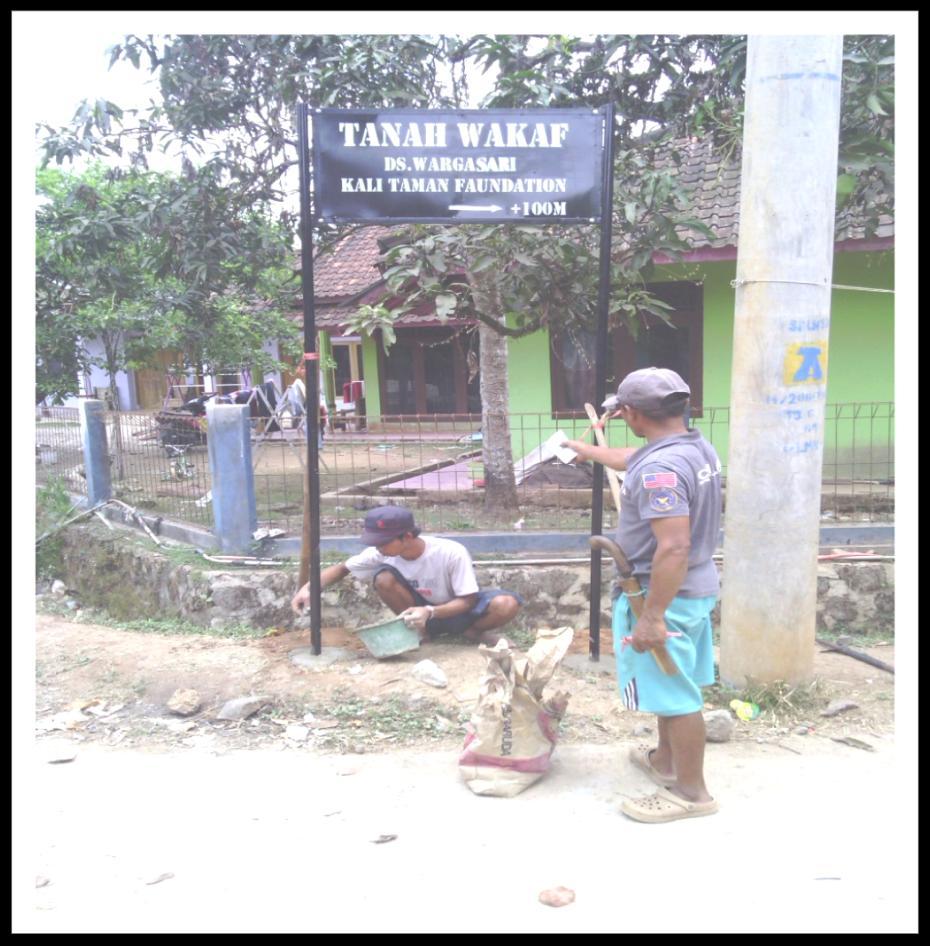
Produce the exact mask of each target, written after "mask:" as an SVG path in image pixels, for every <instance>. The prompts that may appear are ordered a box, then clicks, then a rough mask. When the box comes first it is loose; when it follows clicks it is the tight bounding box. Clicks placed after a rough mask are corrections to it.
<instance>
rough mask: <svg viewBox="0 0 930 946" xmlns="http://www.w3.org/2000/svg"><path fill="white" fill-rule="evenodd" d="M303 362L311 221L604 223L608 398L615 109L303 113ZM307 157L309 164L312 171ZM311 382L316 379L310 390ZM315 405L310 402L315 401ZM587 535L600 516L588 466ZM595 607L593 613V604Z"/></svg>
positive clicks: (596, 636) (597, 487)
mask: <svg viewBox="0 0 930 946" xmlns="http://www.w3.org/2000/svg"><path fill="white" fill-rule="evenodd" d="M297 114H298V124H299V129H298V132H299V145H300V187H301V194H300V213H301V235H302V240H303V251H302V257H301V260H302V271H303V272H302V281H303V294H304V351H305V353H306V354H305V356H304V357H305V359H311V360H309V361H306V362H305V364H308V365H312V366H313V368H314V369H316V368H317V367H318V365H319V362H318V360H316V361H314V360H312V359H318V355H317V353H316V348H315V346H316V338H315V335H316V333H315V325H314V310H313V252H312V237H313V226H312V221H311V209H310V177H311V172H310V167H311V164H312V173H313V210H312V217H313V219H315V220H316V221H317V222H324V221H325V222H329V223H350V222H354V223H359V222H360V223H370V224H375V223H377V224H394V223H444V224H461V223H484V224H489V223H490V224H495V223H512V224H524V225H528V224H577V223H600V224H601V248H600V272H599V277H598V320H599V321H598V333H597V339H598V348H597V356H596V368H595V371H596V374H597V378H596V388H595V390H596V395H597V400H598V402H601V401H603V400H604V388H605V378H604V374H605V370H606V359H607V354H606V351H607V310H608V299H609V296H610V242H611V219H610V218H611V198H612V191H613V123H614V122H613V106H612V105H607V106H605V107H604V108H602V109H594V110H592V109H579V108H575V109H567V108H548V109H523V110H511V109H473V110H472V109H466V110H432V109H315V110H314V111H313V146H312V150H311V149H309V148H308V147H307V137H308V132H307V118H308V109H307V106H305V105H300V106H298V112H297ZM311 156H312V161H311ZM311 377H312V381H311ZM318 382H319V373H318V371H316V370H313V371H312V372H311V371H310V370H308V371H307V378H306V386H307V404H308V418H307V419H308V423H307V476H308V478H309V484H310V489H309V490H308V501H309V503H310V516H309V519H310V527H311V538H310V543H309V544H310V552H311V561H310V606H311V611H310V614H311V641H312V644H313V652H314V653H315V654H319V653H320V644H319V641H320V576H319V558H320V556H319V543H320V534H319V533H320V528H319V513H320V508H319V498H320V491H319V470H318V462H319V456H318V452H317V426H318V410H313V411H311V410H310V409H309V405H310V404H311V403H313V404H318V403H319V394H318ZM311 399H312V400H311ZM595 470H596V474H595V477H594V487H593V498H592V523H591V527H592V532H593V533H595V534H599V533H600V530H601V523H602V514H603V475H602V474H601V475H598V474H600V473H601V470H602V467H601V466H600V465H595ZM591 597H592V604H591V656H592V658H593V659H594V660H597V659H598V658H599V655H600V649H599V643H600V557H599V556H597V555H594V556H592V559H591ZM595 602H596V603H595Z"/></svg>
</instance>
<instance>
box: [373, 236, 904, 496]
mask: <svg viewBox="0 0 930 946" xmlns="http://www.w3.org/2000/svg"><path fill="white" fill-rule="evenodd" d="M735 278H736V261H735V260H729V261H724V262H708V263H682V264H676V265H669V266H662V267H660V269H659V274H658V279H657V281H663V280H665V281H676V280H693V281H695V282H700V283H702V284H703V287H704V336H703V340H704V352H703V361H704V372H703V374H704V378H703V381H704V412H703V416H701V417H698V418H695V419H694V423H695V424H696V425H697V426H698V427H699V428H700V429H701V431H702V432H703V433H704V435H705V436H706V437H708V439H709V440H710V441H711V442H712V443H713V444H714V446H715V447H716V448H717V450H718V452H719V453H720V455H721V459H722V460H723V462H724V465H725V464H726V455H727V452H728V447H729V442H728V432H729V402H730V380H731V355H732V349H733V312H734V301H735V290H734V289H733V287H732V285H731V283H732V281H733V280H734V279H735ZM833 283H834V286H835V287H836V286H841V287H856V288H853V289H850V288H834V290H833V296H832V301H831V319H830V338H829V359H828V368H827V374H828V380H827V412H826V421H825V427H826V429H825V432H824V442H825V448H824V474H825V475H827V474H828V473H829V472H831V471H832V472H833V473H835V475H837V476H842V475H846V474H848V473H850V471H851V467H850V466H849V464H851V463H852V462H853V460H855V461H856V464H857V467H856V469H857V471H858V472H857V474H856V475H861V474H862V469H863V466H862V465H863V463H866V464H867V466H868V473H869V475H871V476H874V477H875V478H880V477H882V476H886V475H888V471H889V470H890V469H891V459H892V458H891V453H892V449H893V442H894V404H893V402H894V295H893V293H890V292H867V291H862V290H863V289H884V290H891V289H893V288H894V254H893V252H890V251H889V252H881V253H863V252H843V253H836V254H835V255H834V267H833ZM787 314H788V315H790V313H787ZM377 344H378V343H377V342H376V341H375V340H374V339H365V340H364V341H363V345H362V357H363V359H364V370H365V377H366V378H370V379H372V380H371V382H370V383H369V384H368V385H366V388H367V390H366V403H367V408H368V412H369V415H378V414H380V413H381V403H380V396H379V392H378V385H377V383H376V381H375V379H377V377H378V352H377ZM550 382H551V379H550V362H549V335H548V332H538V333H535V334H534V335H531V336H528V337H525V338H519V339H513V340H511V342H510V354H509V377H508V383H509V388H510V406H511V412H512V425H511V430H512V447H513V453H514V457H515V459H518V458H520V457H522V456H525V455H526V454H527V453H529V452H530V451H531V450H533V449H534V448H535V447H536V446H537V445H538V444H539V443H540V442H541V441H543V440H545V439H546V438H547V437H548V436H549V435H550V434H552V433H553V432H554V431H555V430H556V429H561V430H564V431H565V432H566V434H568V435H569V436H572V435H574V436H578V435H580V434H581V433H582V432H583V431H584V429H585V428H586V427H587V424H588V422H587V420H586V419H575V420H561V421H555V420H553V419H552V413H551V404H552V400H551V398H552V395H551V390H552V388H551V383H550ZM608 434H609V442H610V443H611V444H613V445H617V446H619V445H626V444H630V445H635V444H636V443H637V441H636V440H635V438H634V439H631V438H629V434H628V431H627V429H626V425H625V424H623V423H622V422H620V421H615V422H614V423H613V424H611V425H609V427H608ZM589 436H590V435H589Z"/></svg>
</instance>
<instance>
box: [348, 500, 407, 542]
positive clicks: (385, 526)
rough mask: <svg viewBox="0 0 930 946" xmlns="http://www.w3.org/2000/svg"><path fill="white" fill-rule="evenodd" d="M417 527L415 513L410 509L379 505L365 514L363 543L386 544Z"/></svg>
mask: <svg viewBox="0 0 930 946" xmlns="http://www.w3.org/2000/svg"><path fill="white" fill-rule="evenodd" d="M415 528H416V526H415V525H414V522H413V513H412V512H411V511H410V510H409V509H405V508H404V507H403V506H378V508H377V509H369V510H368V512H367V513H366V514H365V528H364V531H363V532H362V535H361V540H362V544H363V545H384V544H385V543H386V542H390V541H391V540H392V539H396V538H398V537H399V536H402V535H403V534H404V533H405V532H412V531H413V530H414V529H415Z"/></svg>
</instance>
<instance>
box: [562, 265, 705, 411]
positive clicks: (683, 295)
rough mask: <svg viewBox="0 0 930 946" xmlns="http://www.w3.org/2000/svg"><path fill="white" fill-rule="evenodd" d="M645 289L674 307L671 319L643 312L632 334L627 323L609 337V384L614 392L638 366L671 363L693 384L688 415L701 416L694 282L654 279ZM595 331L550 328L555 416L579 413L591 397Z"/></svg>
mask: <svg viewBox="0 0 930 946" xmlns="http://www.w3.org/2000/svg"><path fill="white" fill-rule="evenodd" d="M647 288H648V289H649V291H650V292H651V293H652V294H653V295H655V296H656V297H657V298H659V299H661V300H662V301H663V302H665V303H667V304H668V305H670V306H672V307H673V311H672V312H670V313H669V316H668V317H669V320H670V321H671V323H672V325H667V324H666V323H665V322H664V321H663V320H662V319H660V318H658V316H655V315H652V314H651V313H642V314H641V315H640V316H639V330H638V332H637V333H636V337H635V338H634V337H633V335H632V333H631V332H630V331H629V329H627V328H626V327H625V326H622V327H617V328H615V329H613V330H612V331H611V332H610V334H609V336H608V340H607V346H608V347H607V385H606V391H607V393H608V394H612V393H613V392H614V391H615V390H616V389H617V385H618V384H619V383H620V381H621V380H622V379H623V378H624V377H626V375H628V374H629V373H630V372H631V371H635V370H636V369H637V368H649V367H651V366H653V365H655V366H656V367H658V368H671V369H672V370H673V371H677V372H678V374H680V375H681V376H682V378H684V379H685V381H687V382H688V385H689V386H690V388H691V411H690V416H691V417H699V416H701V407H702V405H703V402H704V394H703V371H704V344H703V340H704V299H703V289H702V287H701V286H700V285H699V284H697V283H692V282H671V283H652V284H650V285H649V286H647ZM596 354H597V347H596V335H595V333H594V332H592V331H585V330H578V329H572V330H571V331H559V330H557V329H555V328H553V329H550V345H549V363H550V377H551V383H552V411H553V414H554V415H555V416H556V417H583V416H585V414H584V405H585V403H586V402H587V403H591V404H593V403H594V400H595V390H594V389H595V377H594V375H595V371H594V369H595V364H596Z"/></svg>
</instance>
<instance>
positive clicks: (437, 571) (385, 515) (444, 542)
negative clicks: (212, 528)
mask: <svg viewBox="0 0 930 946" xmlns="http://www.w3.org/2000/svg"><path fill="white" fill-rule="evenodd" d="M361 540H362V543H363V544H364V545H367V546H368V548H366V549H365V550H364V551H363V552H360V553H359V554H358V555H353V556H352V557H351V558H349V559H347V560H346V561H345V562H341V563H340V564H338V565H330V566H329V567H328V568H324V569H323V571H322V572H321V573H320V586H321V587H322V588H326V587H328V586H329V585H332V584H335V583H336V582H337V581H341V580H342V579H343V578H345V577H346V575H349V574H351V575H354V576H355V577H356V578H362V579H368V578H370V579H372V582H373V584H374V588H375V591H376V592H377V593H378V597H379V598H381V600H382V601H383V602H384V603H385V604H386V605H387V606H388V607H389V608H390V609H391V610H392V611H393V612H394V613H395V614H399V615H401V617H403V618H404V621H405V623H406V624H407V626H408V627H412V628H414V629H415V630H416V631H417V633H418V634H419V635H420V641H421V642H426V641H428V640H430V637H431V635H434V634H462V635H463V636H464V637H465V639H466V640H469V641H473V642H476V643H477V642H481V643H483V644H489V645H492V646H493V645H494V644H496V643H497V641H498V640H499V639H500V635H499V634H496V633H495V630H496V629H497V628H499V627H502V626H503V625H504V624H506V623H507V622H508V621H510V620H511V619H512V618H514V617H515V616H516V614H517V612H518V611H519V610H520V607H521V605H522V604H523V598H522V597H521V596H520V595H518V594H517V593H516V592H512V591H501V590H499V589H497V588H489V589H487V590H486V591H479V589H478V581H477V579H476V578H475V568H474V565H472V561H471V556H470V555H469V554H468V550H467V549H466V548H465V546H464V545H462V544H461V543H459V542H453V541H452V540H451V539H441V538H438V537H437V536H432V535H423V536H421V535H420V530H419V529H418V528H417V526H416V524H415V523H414V521H413V513H412V512H410V510H409V509H405V508H404V507H403V506H380V507H378V508H377V509H371V510H369V511H368V513H367V514H366V516H365V527H364V531H363V532H362V536H361ZM309 603H310V583H309V582H308V583H307V584H306V585H304V586H303V588H301V589H300V591H298V592H297V594H296V595H294V598H293V600H292V601H291V607H292V608H293V610H294V612H295V613H296V614H299V613H300V612H301V610H302V609H303V608H305V607H306V606H307V605H308V604H309Z"/></svg>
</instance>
